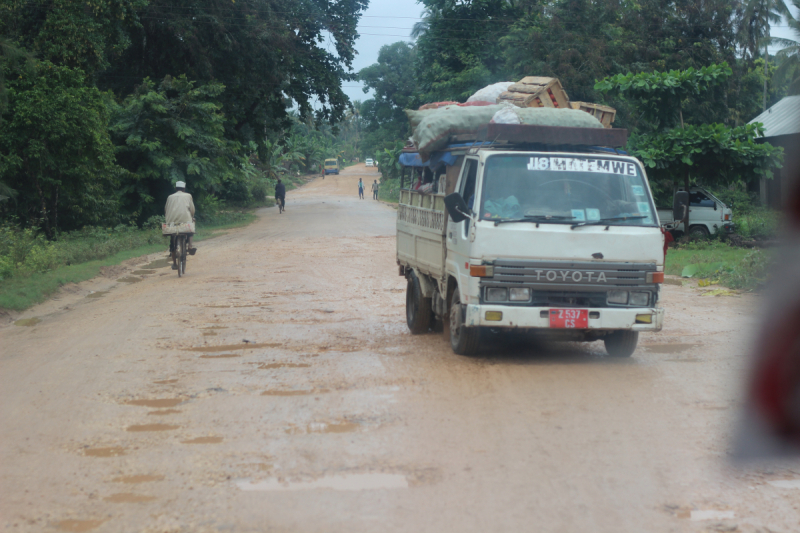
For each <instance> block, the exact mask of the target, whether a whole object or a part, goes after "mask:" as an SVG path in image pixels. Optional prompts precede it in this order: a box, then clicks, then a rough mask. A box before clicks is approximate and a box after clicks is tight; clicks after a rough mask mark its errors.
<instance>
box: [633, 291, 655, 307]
mask: <svg viewBox="0 0 800 533" xmlns="http://www.w3.org/2000/svg"><path fill="white" fill-rule="evenodd" d="M649 303H650V293H649V292H632V293H631V300H630V304H631V305H638V306H641V307H647V304H649Z"/></svg>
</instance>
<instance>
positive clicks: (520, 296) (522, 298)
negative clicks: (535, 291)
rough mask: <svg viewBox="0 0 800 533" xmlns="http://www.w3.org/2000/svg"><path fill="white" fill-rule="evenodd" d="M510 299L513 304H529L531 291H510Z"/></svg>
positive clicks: (517, 289) (518, 289)
mask: <svg viewBox="0 0 800 533" xmlns="http://www.w3.org/2000/svg"><path fill="white" fill-rule="evenodd" d="M508 299H509V300H510V301H512V302H527V301H528V300H530V299H531V290H530V289H521V288H514V289H508Z"/></svg>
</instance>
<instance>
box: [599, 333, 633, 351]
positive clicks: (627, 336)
mask: <svg viewBox="0 0 800 533" xmlns="http://www.w3.org/2000/svg"><path fill="white" fill-rule="evenodd" d="M638 342H639V332H638V331H629V330H620V331H615V332H613V333H611V334H609V335H606V336H605V337H604V338H603V343H605V345H606V351H607V352H608V355H610V356H611V357H630V356H631V354H633V352H634V351H635V350H636V343H638Z"/></svg>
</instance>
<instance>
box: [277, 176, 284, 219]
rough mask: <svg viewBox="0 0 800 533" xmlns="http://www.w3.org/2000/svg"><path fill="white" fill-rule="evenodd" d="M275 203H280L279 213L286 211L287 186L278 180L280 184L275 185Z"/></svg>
mask: <svg viewBox="0 0 800 533" xmlns="http://www.w3.org/2000/svg"><path fill="white" fill-rule="evenodd" d="M275 201H276V202H278V205H279V206H280V209H278V211H279V212H281V213H282V212H284V211H286V185H284V184H283V182H281V179H280V178H278V183H276V184H275Z"/></svg>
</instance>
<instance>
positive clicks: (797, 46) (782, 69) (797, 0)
mask: <svg viewBox="0 0 800 533" xmlns="http://www.w3.org/2000/svg"><path fill="white" fill-rule="evenodd" d="M792 4H793V5H794V7H795V9H797V10H798V11H800V0H792ZM786 20H787V22H788V25H789V27H790V28H791V29H792V32H794V34H795V37H796V39H797V40H792V39H782V38H778V37H773V38H772V42H773V43H775V44H779V45H781V46H783V49H782V50H781V51H779V52H778V53H777V54H775V59H777V61H778V70H777V72H776V75H775V77H776V78H777V80H778V81H779V82H781V81H786V82H788V89H789V94H793V95H794V94H800V21H798V20H797V19H796V18H794V17H793V16H792V14H791V13H788V14H787V15H786Z"/></svg>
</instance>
